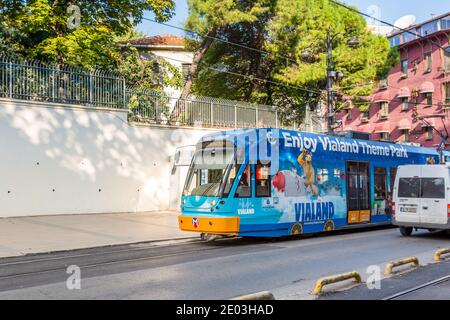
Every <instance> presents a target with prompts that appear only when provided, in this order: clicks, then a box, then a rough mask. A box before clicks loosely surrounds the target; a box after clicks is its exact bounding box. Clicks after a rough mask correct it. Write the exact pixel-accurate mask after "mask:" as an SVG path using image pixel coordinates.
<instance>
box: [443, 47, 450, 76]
mask: <svg viewBox="0 0 450 320" xmlns="http://www.w3.org/2000/svg"><path fill="white" fill-rule="evenodd" d="M444 70H445V71H446V72H449V71H450V47H447V48H445V49H444Z"/></svg>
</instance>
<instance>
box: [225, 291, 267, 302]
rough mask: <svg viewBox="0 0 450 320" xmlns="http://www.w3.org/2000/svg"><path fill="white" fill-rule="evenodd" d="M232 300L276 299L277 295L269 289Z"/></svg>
mask: <svg viewBox="0 0 450 320" xmlns="http://www.w3.org/2000/svg"><path fill="white" fill-rule="evenodd" d="M230 300H275V296H274V295H273V294H272V293H271V292H269V291H261V292H256V293H251V294H245V295H242V296H237V297H234V298H231V299H230Z"/></svg>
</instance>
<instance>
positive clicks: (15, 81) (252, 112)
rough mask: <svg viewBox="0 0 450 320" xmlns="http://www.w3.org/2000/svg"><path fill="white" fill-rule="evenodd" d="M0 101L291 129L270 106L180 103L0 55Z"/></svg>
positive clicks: (147, 118) (89, 73) (158, 120)
mask: <svg viewBox="0 0 450 320" xmlns="http://www.w3.org/2000/svg"><path fill="white" fill-rule="evenodd" d="M0 98H9V99H18V100H28V101H41V102H53V103H63V104H75V105H82V106H88V107H97V108H115V109H127V110H129V121H131V122H140V123H153V124H166V125H178V126H198V127H210V128H255V127H260V128H264V127H285V128H295V124H292V125H289V124H282V123H281V122H280V118H279V116H278V113H277V110H276V108H275V107H273V106H267V105H258V104H251V103H243V102H237V101H232V100H226V99H218V98H210V97H189V98H188V99H181V98H178V97H171V96H168V95H166V94H164V93H161V92H156V91H141V90H137V89H136V88H134V87H129V86H126V83H125V79H124V78H123V77H121V76H119V75H117V74H115V73H113V72H104V71H98V70H84V69H79V68H73V67H67V66H54V65H48V64H44V63H41V62H38V61H30V60H21V59H17V58H11V57H8V56H4V55H3V56H2V55H0Z"/></svg>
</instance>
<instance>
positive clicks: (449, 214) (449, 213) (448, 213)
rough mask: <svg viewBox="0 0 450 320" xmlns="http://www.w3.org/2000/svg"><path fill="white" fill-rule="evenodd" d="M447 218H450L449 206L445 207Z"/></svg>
mask: <svg viewBox="0 0 450 320" xmlns="http://www.w3.org/2000/svg"><path fill="white" fill-rule="evenodd" d="M447 217H449V218H450V204H448V205H447Z"/></svg>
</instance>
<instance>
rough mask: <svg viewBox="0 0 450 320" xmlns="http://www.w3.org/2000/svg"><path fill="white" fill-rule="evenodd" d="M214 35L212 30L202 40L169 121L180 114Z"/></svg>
mask: <svg viewBox="0 0 450 320" xmlns="http://www.w3.org/2000/svg"><path fill="white" fill-rule="evenodd" d="M216 33H217V28H214V29H212V30H211V31H210V32H208V36H207V37H205V38H204V39H203V41H202V43H201V44H200V48H199V49H198V50H197V51H196V52H195V54H194V58H193V60H192V64H191V67H190V68H189V73H188V75H187V77H186V82H185V84H184V87H183V91H182V92H181V96H180V99H179V100H178V101H177V103H176V104H175V107H174V109H173V111H172V115H171V117H170V119H171V121H176V120H178V117H179V116H180V113H181V112H182V110H181V109H182V105H183V100H185V99H187V97H189V95H190V94H191V90H192V84H193V83H194V80H195V78H196V77H197V74H198V65H199V63H200V61H202V59H203V58H204V56H205V55H206V53H207V52H208V49H209V48H210V47H211V44H212V43H213V41H214V39H213V38H212V37H215V36H216Z"/></svg>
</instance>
